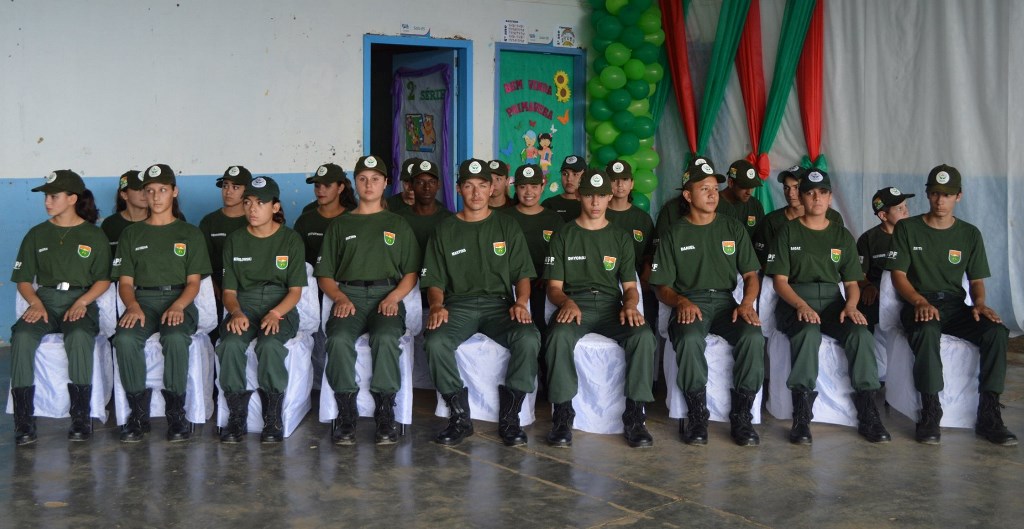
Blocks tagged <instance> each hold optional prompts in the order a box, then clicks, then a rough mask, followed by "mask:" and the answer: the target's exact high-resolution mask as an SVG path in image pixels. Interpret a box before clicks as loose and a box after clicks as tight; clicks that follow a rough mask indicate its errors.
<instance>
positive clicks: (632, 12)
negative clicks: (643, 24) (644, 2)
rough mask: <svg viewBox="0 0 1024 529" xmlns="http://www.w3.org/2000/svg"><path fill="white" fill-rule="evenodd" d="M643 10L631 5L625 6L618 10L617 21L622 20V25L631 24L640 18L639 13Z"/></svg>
mask: <svg viewBox="0 0 1024 529" xmlns="http://www.w3.org/2000/svg"><path fill="white" fill-rule="evenodd" d="M642 13H643V12H642V11H641V10H639V9H637V8H635V7H633V6H626V7H623V8H622V9H620V10H619V22H622V25H623V26H632V25H634V24H636V23H637V21H638V20H640V15H641V14H642Z"/></svg>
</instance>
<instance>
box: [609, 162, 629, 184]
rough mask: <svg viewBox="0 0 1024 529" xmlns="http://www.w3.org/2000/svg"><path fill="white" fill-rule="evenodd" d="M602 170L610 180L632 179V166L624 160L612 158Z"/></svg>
mask: <svg viewBox="0 0 1024 529" xmlns="http://www.w3.org/2000/svg"><path fill="white" fill-rule="evenodd" d="M604 172H605V174H606V175H608V178H610V179H612V180H632V179H633V168H632V167H630V166H629V162H627V161H626V160H612V161H610V162H608V165H607V166H605V168H604Z"/></svg>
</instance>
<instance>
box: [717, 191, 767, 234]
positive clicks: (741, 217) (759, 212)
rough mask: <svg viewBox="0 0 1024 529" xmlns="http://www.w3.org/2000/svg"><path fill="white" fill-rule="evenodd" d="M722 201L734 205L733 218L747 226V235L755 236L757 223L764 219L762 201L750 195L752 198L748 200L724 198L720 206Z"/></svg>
mask: <svg viewBox="0 0 1024 529" xmlns="http://www.w3.org/2000/svg"><path fill="white" fill-rule="evenodd" d="M722 202H726V203H728V204H729V205H730V206H732V215H733V218H735V219H736V220H738V221H740V223H741V224H743V225H744V226H745V227H746V228H747V235H749V236H750V237H753V236H754V232H755V231H757V225H758V224H760V223H761V221H762V220H764V206H762V205H761V201H760V200H758V199H756V198H754V197H750V200H748V201H746V202H739V201H737V202H729V201H727V200H725V199H724V198H722V199H721V200H720V201H719V206H721V203H722Z"/></svg>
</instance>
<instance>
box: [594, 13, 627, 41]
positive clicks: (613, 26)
mask: <svg viewBox="0 0 1024 529" xmlns="http://www.w3.org/2000/svg"><path fill="white" fill-rule="evenodd" d="M594 30H595V32H596V33H597V35H598V36H600V37H603V38H606V39H608V40H615V39H617V38H619V34H620V33H622V22H619V19H617V18H615V17H611V16H609V17H604V18H602V19H601V20H600V21H598V22H597V24H595V25H594Z"/></svg>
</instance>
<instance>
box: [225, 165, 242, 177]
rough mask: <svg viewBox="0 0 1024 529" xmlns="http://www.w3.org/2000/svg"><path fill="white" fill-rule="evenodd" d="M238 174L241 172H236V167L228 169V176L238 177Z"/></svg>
mask: <svg viewBox="0 0 1024 529" xmlns="http://www.w3.org/2000/svg"><path fill="white" fill-rule="evenodd" d="M239 173H241V171H239V170H238V167H237V166H235V167H232V168H231V169H228V176H238V174H239Z"/></svg>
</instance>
